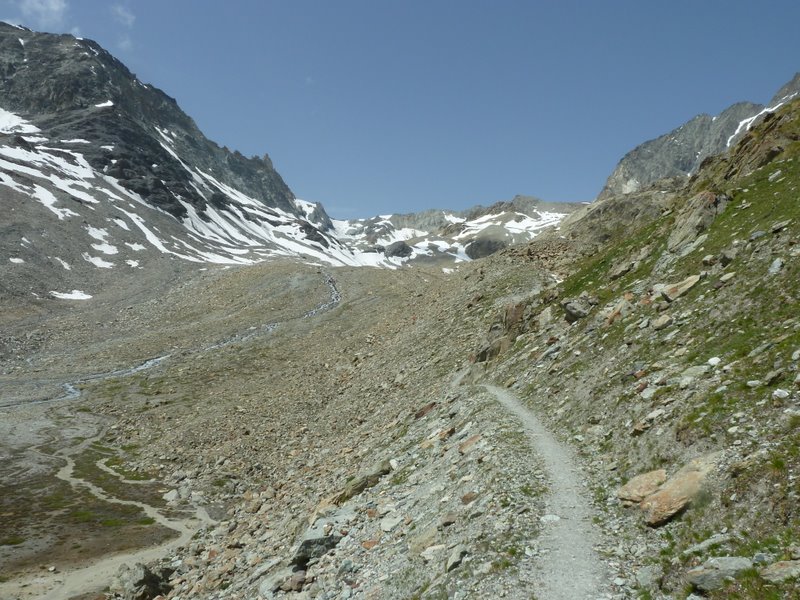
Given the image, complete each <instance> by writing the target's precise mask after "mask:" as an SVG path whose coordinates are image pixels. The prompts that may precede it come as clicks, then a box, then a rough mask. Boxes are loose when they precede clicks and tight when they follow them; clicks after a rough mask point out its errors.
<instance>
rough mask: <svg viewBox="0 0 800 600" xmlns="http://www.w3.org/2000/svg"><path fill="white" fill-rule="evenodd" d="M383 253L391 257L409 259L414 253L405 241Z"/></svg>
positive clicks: (390, 245) (391, 246)
mask: <svg viewBox="0 0 800 600" xmlns="http://www.w3.org/2000/svg"><path fill="white" fill-rule="evenodd" d="M383 253H384V254H385V255H386V256H387V257H389V258H392V257H395V256H397V257H399V258H407V257H409V256H411V255H412V254H413V253H414V250H413V248H411V246H409V245H408V244H406V243H405V242H403V241H399V242H394V243H392V244H389V245H388V246H386V248H384V249H383Z"/></svg>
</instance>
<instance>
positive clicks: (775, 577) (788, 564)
mask: <svg viewBox="0 0 800 600" xmlns="http://www.w3.org/2000/svg"><path fill="white" fill-rule="evenodd" d="M760 575H761V577H763V578H764V579H766V580H767V581H770V582H772V583H782V582H784V581H786V580H787V579H795V578H798V577H800V560H782V561H780V562H776V563H773V564H771V565H769V566H768V567H765V568H763V569H762V570H761V571H760Z"/></svg>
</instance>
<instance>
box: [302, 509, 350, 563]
mask: <svg viewBox="0 0 800 600" xmlns="http://www.w3.org/2000/svg"><path fill="white" fill-rule="evenodd" d="M353 516H354V512H353V509H351V508H346V509H345V508H342V509H339V510H338V511H337V512H335V513H333V514H331V515H329V516H327V517H323V518H321V519H317V520H316V521H315V522H314V524H313V525H312V526H311V527H309V528H308V529H306V531H305V532H304V533H303V535H302V537H301V538H300V544H299V546H298V547H297V550H295V552H294V555H293V556H292V560H291V561H290V565H296V566H299V567H301V568H303V567H305V566H306V565H307V564H308V562H309V561H311V560H313V559H315V558H319V557H321V556H324V555H325V554H327V553H328V552H330V551H331V550H332V549H333V548H335V547H336V545H337V544H338V543H339V542H340V541H341V539H342V538H343V537H344V536H343V535H342V534H341V533H340V529H341V528H342V526H343V525H345V524H346V523H348V522H349V521H350V520H351V519H352V518H353Z"/></svg>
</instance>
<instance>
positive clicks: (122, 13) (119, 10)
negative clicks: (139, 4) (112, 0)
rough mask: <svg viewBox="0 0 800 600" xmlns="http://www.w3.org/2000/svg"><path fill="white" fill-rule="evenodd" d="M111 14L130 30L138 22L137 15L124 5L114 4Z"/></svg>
mask: <svg viewBox="0 0 800 600" xmlns="http://www.w3.org/2000/svg"><path fill="white" fill-rule="evenodd" d="M111 14H112V15H113V16H114V19H116V20H117V21H118V22H119V23H122V24H123V25H124V26H125V27H127V28H129V29H130V28H131V27H133V24H134V23H135V22H136V15H134V14H133V13H132V12H131V11H130V10H129V9H128V8H127V7H125V6H123V5H122V4H114V5H113V6H112V7H111Z"/></svg>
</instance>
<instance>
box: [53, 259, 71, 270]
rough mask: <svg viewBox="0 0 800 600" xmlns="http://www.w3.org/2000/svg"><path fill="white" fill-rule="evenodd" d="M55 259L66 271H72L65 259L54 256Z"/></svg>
mask: <svg viewBox="0 0 800 600" xmlns="http://www.w3.org/2000/svg"><path fill="white" fill-rule="evenodd" d="M55 259H56V260H57V261H58V262H59V263H61V266H62V267H64V268H65V269H66V270H67V271H72V267H70V266H69V263H68V262H67V261H65V260H64V259H63V258H59V257H57V256H56V257H55Z"/></svg>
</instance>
